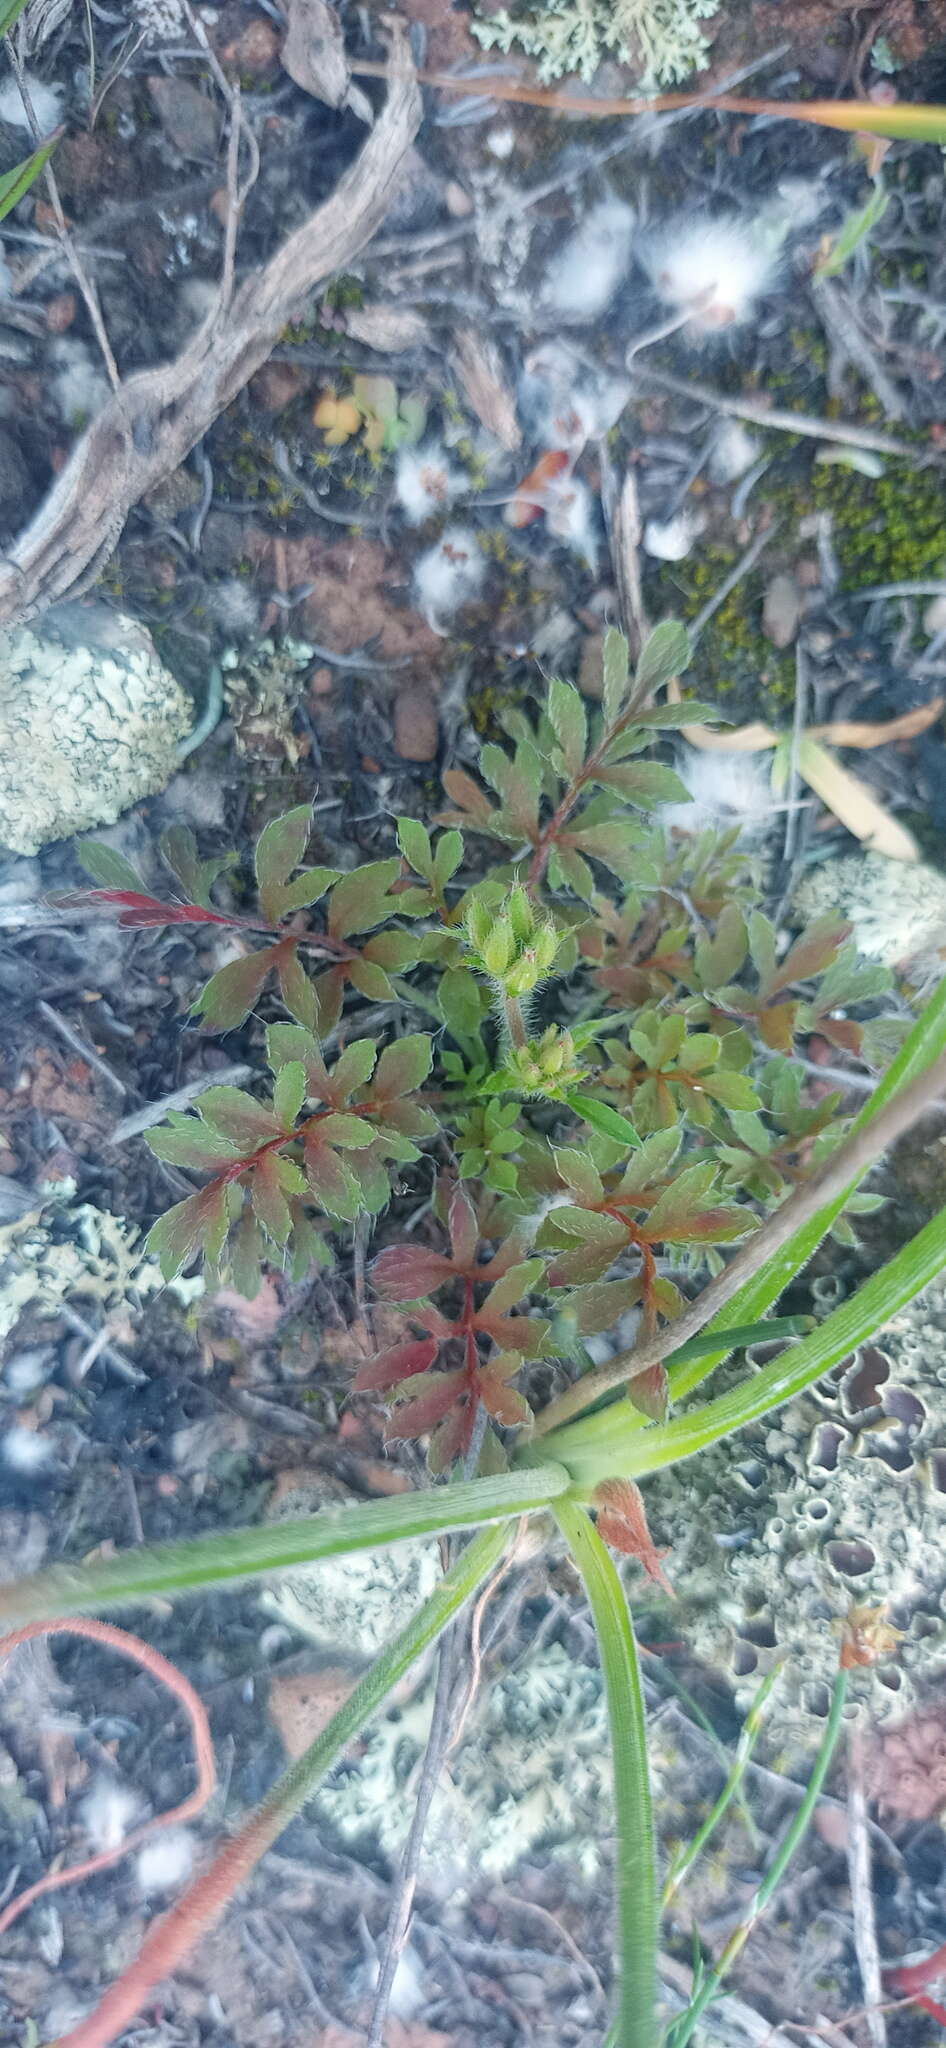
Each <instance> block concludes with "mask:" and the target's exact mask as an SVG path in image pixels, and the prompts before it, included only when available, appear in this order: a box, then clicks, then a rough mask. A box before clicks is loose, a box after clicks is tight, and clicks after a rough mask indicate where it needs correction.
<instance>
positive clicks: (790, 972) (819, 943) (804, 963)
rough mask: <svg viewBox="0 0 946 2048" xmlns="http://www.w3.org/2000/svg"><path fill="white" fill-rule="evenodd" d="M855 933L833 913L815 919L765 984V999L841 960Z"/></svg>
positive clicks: (763, 992)
mask: <svg viewBox="0 0 946 2048" xmlns="http://www.w3.org/2000/svg"><path fill="white" fill-rule="evenodd" d="M852 930H853V926H852V925H850V924H848V923H846V922H845V919H844V918H843V917H840V916H839V915H838V913H837V912H836V911H833V910H829V911H826V912H825V915H824V917H817V918H815V921H814V923H813V924H810V925H809V926H808V928H807V930H806V931H803V932H802V935H801V938H800V939H796V940H795V944H794V945H793V946H792V947H791V948H790V950H789V952H787V953H786V955H785V958H784V960H783V961H782V962H781V963H780V965H779V966H778V967H777V968H776V970H775V973H774V974H773V975H772V976H771V977H770V978H769V980H768V981H767V982H766V983H765V986H764V987H763V989H762V990H761V994H762V995H763V997H768V996H774V995H777V994H778V992H779V990H780V989H783V988H790V987H791V985H792V983H793V982H796V981H810V980H811V977H812V975H813V974H821V973H823V971H824V969H825V968H826V967H830V966H831V963H832V961H833V960H836V959H837V956H838V953H839V952H840V950H841V947H842V946H843V944H844V941H845V939H849V938H850V936H851V932H852Z"/></svg>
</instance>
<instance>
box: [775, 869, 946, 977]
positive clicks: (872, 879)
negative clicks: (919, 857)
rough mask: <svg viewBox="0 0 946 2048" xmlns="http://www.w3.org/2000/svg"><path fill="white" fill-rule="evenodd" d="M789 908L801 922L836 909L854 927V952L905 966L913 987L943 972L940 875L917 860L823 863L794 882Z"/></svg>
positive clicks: (943, 880) (945, 936) (943, 885)
mask: <svg viewBox="0 0 946 2048" xmlns="http://www.w3.org/2000/svg"><path fill="white" fill-rule="evenodd" d="M793 909H794V911H795V914H796V916H797V917H798V918H799V919H800V921H801V922H802V923H808V922H809V921H810V920H811V919H813V918H816V917H820V916H822V915H823V914H824V912H825V911H828V910H832V911H838V910H839V911H840V912H841V915H842V917H846V918H849V919H850V921H851V924H852V925H853V927H854V937H855V939H856V941H857V947H858V951H859V952H860V953H864V954H866V955H867V957H868V958H869V959H871V960H882V961H883V962H884V965H885V966H887V967H901V966H903V967H908V968H909V979H910V981H911V982H913V983H914V984H916V985H918V986H925V983H926V981H927V980H928V979H932V980H933V981H938V979H939V977H940V975H941V974H942V972H943V959H942V955H941V952H940V948H941V947H944V946H946V875H941V874H940V873H939V872H938V871H937V869H935V868H930V867H925V866H923V865H922V864H921V863H920V862H919V861H905V860H888V859H887V857H886V855H885V854H882V853H848V854H844V855H842V857H841V859H840V860H829V861H824V862H823V863H822V864H821V865H820V866H819V867H816V868H812V869H811V870H810V872H809V873H808V874H807V875H804V876H803V877H802V879H801V881H800V882H799V883H798V886H797V888H796V890H795V894H794V898H793Z"/></svg>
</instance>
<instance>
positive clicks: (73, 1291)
mask: <svg viewBox="0 0 946 2048" xmlns="http://www.w3.org/2000/svg"><path fill="white" fill-rule="evenodd" d="M74 1195H75V1186H74V1183H71V1182H69V1183H60V1184H59V1186H58V1187H56V1188H50V1190H49V1191H48V1193H47V1194H46V1196H45V1198H42V1197H41V1199H40V1200H39V1202H38V1203H37V1206H36V1207H35V1208H33V1209H30V1210H28V1211H27V1212H26V1214H24V1215H22V1216H19V1217H17V1218H16V1219H15V1221H13V1222H12V1223H6V1224H3V1225H2V1226H0V1341H2V1340H3V1339H4V1338H5V1337H8V1336H9V1335H10V1333H11V1331H13V1330H14V1329H15V1328H16V1325H17V1323H18V1322H19V1319H20V1316H21V1315H22V1314H23V1313H24V1311H25V1310H26V1309H32V1310H34V1311H35V1312H37V1313H39V1314H43V1315H55V1314H56V1312H57V1311H58V1310H59V1309H60V1308H61V1307H62V1305H63V1302H64V1301H67V1300H69V1301H72V1300H76V1301H80V1300H82V1299H83V1298H84V1299H86V1300H90V1301H96V1302H98V1303H99V1304H100V1305H101V1306H102V1307H103V1308H104V1309H105V1310H111V1309H115V1308H117V1307H119V1306H120V1305H123V1304H126V1303H128V1302H129V1301H131V1302H133V1303H134V1302H137V1301H138V1300H139V1299H140V1298H141V1296H142V1295H144V1294H150V1293H153V1292H155V1290H157V1289H159V1288H161V1287H162V1286H163V1281H162V1278H161V1270H160V1267H159V1266H158V1263H157V1260H156V1259H150V1258H149V1257H148V1256H147V1254H146V1252H145V1250H144V1240H143V1238H142V1237H141V1233H140V1232H139V1231H138V1230H135V1229H133V1228H132V1226H131V1225H130V1224H128V1223H126V1222H125V1220H124V1218H123V1217H121V1216H113V1215H112V1214H111V1213H110V1211H109V1210H107V1209H96V1208H95V1207H94V1205H93V1204H92V1203H91V1202H76V1201H75V1200H74ZM184 1284H185V1286H188V1285H189V1284H190V1283H188V1282H185V1283H184Z"/></svg>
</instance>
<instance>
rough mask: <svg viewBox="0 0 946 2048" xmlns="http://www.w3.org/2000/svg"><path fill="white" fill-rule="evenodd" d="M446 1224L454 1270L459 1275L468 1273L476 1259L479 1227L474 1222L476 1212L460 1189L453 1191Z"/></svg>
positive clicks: (475, 1221)
mask: <svg viewBox="0 0 946 2048" xmlns="http://www.w3.org/2000/svg"><path fill="white" fill-rule="evenodd" d="M447 1223H448V1227H449V1231H450V1243H451V1245H452V1247H453V1259H454V1265H455V1268H456V1270H457V1271H458V1272H461V1273H463V1272H469V1271H470V1269H471V1267H472V1265H473V1262H474V1260H475V1258H476V1247H477V1245H478V1243H479V1237H480V1227H479V1224H478V1222H477V1220H476V1210H475V1209H474V1207H473V1204H472V1202H471V1201H469V1199H468V1198H467V1196H466V1195H465V1194H464V1192H463V1189H462V1188H455V1189H454V1192H453V1195H452V1197H451V1200H450V1213H449V1216H448V1218H447Z"/></svg>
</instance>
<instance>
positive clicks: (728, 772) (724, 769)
mask: <svg viewBox="0 0 946 2048" xmlns="http://www.w3.org/2000/svg"><path fill="white" fill-rule="evenodd" d="M674 766H675V767H676V771H677V774H678V775H679V777H680V780H681V782H683V783H685V784H686V787H687V789H688V790H689V792H690V796H691V798H692V802H690V803H688V804H665V805H664V806H663V807H662V809H661V813H660V822H661V824H662V825H666V826H668V827H674V826H676V827H678V828H679V829H680V830H681V831H683V832H702V831H704V829H705V828H706V826H707V825H714V826H716V828H717V830H719V831H724V830H725V829H726V828H727V827H729V826H732V825H739V826H741V828H742V831H743V833H744V834H745V835H746V836H747V837H750V838H752V837H758V835H759V834H761V833H762V832H764V831H765V829H766V827H767V825H768V824H769V821H770V819H771V817H772V811H773V808H774V798H773V796H772V784H771V781H770V769H771V758H770V756H769V755H768V754H761V753H759V754H736V753H724V752H722V751H720V752H717V751H716V750H715V749H714V750H712V751H709V750H707V752H705V753H704V752H702V751H701V750H699V749H698V748H696V747H688V748H687V749H686V750H685V751H681V753H680V756H679V759H678V760H677V761H676V762H675V763H674Z"/></svg>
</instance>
